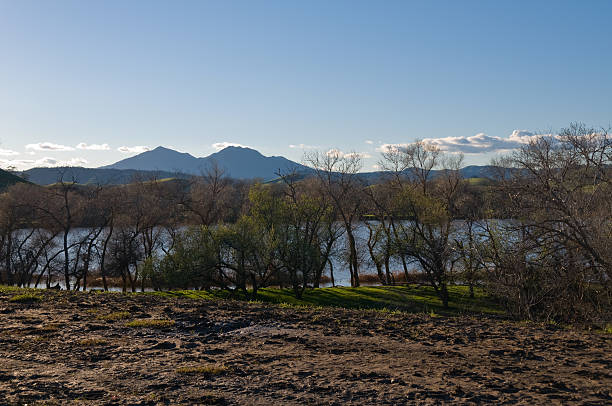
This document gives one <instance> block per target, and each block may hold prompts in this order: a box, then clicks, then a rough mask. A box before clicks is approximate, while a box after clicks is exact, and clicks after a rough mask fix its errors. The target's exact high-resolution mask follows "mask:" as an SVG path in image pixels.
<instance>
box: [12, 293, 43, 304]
mask: <svg viewBox="0 0 612 406" xmlns="http://www.w3.org/2000/svg"><path fill="white" fill-rule="evenodd" d="M41 300H42V297H40V296H38V295H36V294H33V293H23V294H21V295H16V296H13V297H12V298H10V299H9V302H14V303H36V302H40V301H41Z"/></svg>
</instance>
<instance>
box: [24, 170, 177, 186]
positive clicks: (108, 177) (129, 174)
mask: <svg viewBox="0 0 612 406" xmlns="http://www.w3.org/2000/svg"><path fill="white" fill-rule="evenodd" d="M25 174H26V175H27V176H28V180H29V181H30V182H33V183H36V184H39V185H50V184H52V183H57V182H59V181H60V180H62V179H63V180H64V181H65V182H72V181H74V182H76V183H80V184H92V185H121V184H126V183H130V182H132V181H134V180H135V179H138V178H140V179H153V178H156V179H164V178H174V177H178V178H187V177H189V175H185V174H177V173H172V172H163V171H138V170H133V169H124V170H119V169H102V168H78V167H63V168H33V169H28V170H27V171H25Z"/></svg>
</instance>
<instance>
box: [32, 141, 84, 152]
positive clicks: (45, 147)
mask: <svg viewBox="0 0 612 406" xmlns="http://www.w3.org/2000/svg"><path fill="white" fill-rule="evenodd" d="M25 147H26V149H33V150H35V151H74V148H72V147H69V146H67V145H60V144H54V143H52V142H39V143H36V144H28V145H26V146H25Z"/></svg>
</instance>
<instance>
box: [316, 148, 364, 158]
mask: <svg viewBox="0 0 612 406" xmlns="http://www.w3.org/2000/svg"><path fill="white" fill-rule="evenodd" d="M326 154H327V156H331V157H337V158H361V159H366V158H371V157H372V155H370V154H368V153H367V152H348V153H346V152H342V151H340V150H339V149H336V148H332V149H330V150H329V151H327V152H326Z"/></svg>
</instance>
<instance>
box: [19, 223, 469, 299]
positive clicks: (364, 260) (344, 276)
mask: <svg viewBox="0 0 612 406" xmlns="http://www.w3.org/2000/svg"><path fill="white" fill-rule="evenodd" d="M462 227H463V222H461V221H457V222H456V225H455V228H456V229H459V230H460V229H461V228H462ZM27 232H28V230H21V231H20V233H22V234H25V233H27ZM368 234H369V233H368V228H367V227H366V225H365V223H359V224H357V226H356V229H355V231H354V235H355V239H356V243H357V251H358V255H359V262H360V270H359V272H360V274H361V275H364V274H376V267H375V265H374V264H373V263H372V262H371V259H370V255H369V251H368V248H367V239H368ZM85 235H86V230H85V229H74V230H73V231H72V232H71V233H70V235H69V240H70V241H75V240H77V239H79V238H82V237H83V236H85ZM160 236H161V238H160V247H158V249H157V251H158V252H159V254H160V255H162V254H163V250H162V247H163V246H164V245H165V246H167V245H168V241H169V239H168V238H167V235H166V234H165V232H163V231H161V230H160ZM55 243H56V245H57V247H56V248H55V249H56V250H57V249H61V246H62V244H63V240H62V237H61V236H58V237H56V239H55ZM346 246H347V244H346V237H345V235H343V236H341V237H340V238H339V240H338V241H337V243H336V248H335V250H336V252H337V253H340V255H336V256H334V257H333V258H332V264H333V269H334V282H335V285H336V286H350V284H351V277H350V271H349V267H348V264H347V261H346V260H345V259H344V258H343V257H346V256H347V255H343V254H342V253H343V252H346ZM62 258H63V255H62V254H60V255H58V257H57V259H58V261H62ZM97 268H99V264H97V263H94V264H92V266H91V269H97ZM390 269H391V271H392V272H393V273H396V272H403V266H402V263H401V261H400V259H399V258H392V259H391V261H390ZM408 269H409V270H410V271H413V270H418V269H419V267H418V264H414V263H413V264H408ZM325 275H326V276H328V277H329V276H330V271H329V267H328V268H327V269H326V271H325ZM58 282H59V283H60V286H62V288H63V282H62V281H58ZM45 283H46V280H45V278H43V279H42V280H41V284H39V287H40V286H41V285H42V286H45ZM54 283H55V282H54ZM54 283H53V284H54ZM112 290H119V291H120V290H121V288H120V287H113V288H112Z"/></svg>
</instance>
